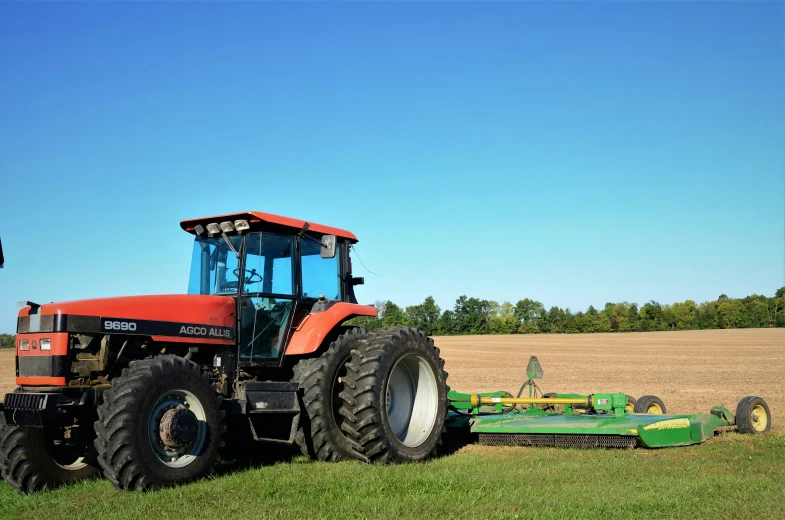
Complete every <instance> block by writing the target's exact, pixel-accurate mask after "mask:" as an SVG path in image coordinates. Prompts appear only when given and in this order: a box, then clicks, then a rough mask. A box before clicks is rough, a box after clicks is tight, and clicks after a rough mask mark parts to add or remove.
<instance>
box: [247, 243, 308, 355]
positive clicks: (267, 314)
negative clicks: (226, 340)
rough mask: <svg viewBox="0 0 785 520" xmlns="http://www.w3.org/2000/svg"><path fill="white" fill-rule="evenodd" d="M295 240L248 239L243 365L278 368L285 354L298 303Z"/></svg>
mask: <svg viewBox="0 0 785 520" xmlns="http://www.w3.org/2000/svg"><path fill="white" fill-rule="evenodd" d="M294 260H295V237H293V236H290V235H279V234H276V233H250V234H248V235H247V236H246V239H245V259H244V265H243V271H244V272H243V277H244V279H243V291H242V293H241V294H239V295H238V298H239V300H240V301H239V305H238V307H239V313H240V331H239V340H238V345H239V354H238V355H239V361H240V364H241V365H243V364H245V365H248V364H251V365H262V366H271V365H272V366H277V365H278V364H279V362H280V358H281V355H282V354H283V350H284V346H285V342H286V335H287V332H288V330H289V327H290V325H291V321H292V316H293V314H294V313H293V311H294V306H295V301H296V289H297V288H296V285H295V263H294Z"/></svg>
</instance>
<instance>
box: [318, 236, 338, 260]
mask: <svg viewBox="0 0 785 520" xmlns="http://www.w3.org/2000/svg"><path fill="white" fill-rule="evenodd" d="M337 243H338V240H336V238H335V235H324V236H323V237H322V249H321V251H320V252H319V255H320V256H321V257H322V258H335V245H336V244H337Z"/></svg>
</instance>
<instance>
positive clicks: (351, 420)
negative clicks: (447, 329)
mask: <svg viewBox="0 0 785 520" xmlns="http://www.w3.org/2000/svg"><path fill="white" fill-rule="evenodd" d="M346 367H347V374H346V381H345V384H344V391H343V393H342V394H341V397H342V398H343V401H344V404H343V408H342V409H341V414H342V415H343V416H344V417H346V421H344V423H343V429H344V431H345V432H346V433H347V434H349V435H348V438H349V439H351V440H352V444H353V448H354V451H355V453H356V455H357V457H358V458H360V459H362V460H365V461H366V462H379V463H383V462H406V461H421V460H425V459H428V458H429V457H431V456H432V455H434V454H435V452H436V450H437V448H438V447H439V445H440V444H441V441H442V434H443V433H444V424H445V419H446V417H447V391H448V387H447V373H446V372H445V371H444V360H442V359H441V357H439V349H438V348H436V346H435V345H434V343H433V340H432V339H431V338H429V337H428V336H427V335H426V334H425V333H424V332H422V331H420V330H417V329H415V328H412V327H389V328H385V329H380V330H378V331H376V332H373V333H371V334H369V335H368V337H367V340H366V341H365V342H363V343H361V344H360V345H359V346H358V347H357V349H356V350H354V351H353V352H352V357H351V359H350V361H349V363H347V365H346Z"/></svg>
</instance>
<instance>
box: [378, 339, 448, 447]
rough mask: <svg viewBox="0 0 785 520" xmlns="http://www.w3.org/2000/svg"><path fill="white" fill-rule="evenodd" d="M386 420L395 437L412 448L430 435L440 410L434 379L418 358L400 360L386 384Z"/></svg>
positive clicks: (427, 367) (431, 370) (414, 355)
mask: <svg viewBox="0 0 785 520" xmlns="http://www.w3.org/2000/svg"><path fill="white" fill-rule="evenodd" d="M386 399H387V420H388V422H389V424H390V428H391V429H392V431H393V433H394V434H395V437H396V438H397V439H398V440H399V441H400V442H401V444H403V445H404V446H406V447H409V448H415V447H417V446H419V445H420V444H422V443H423V442H425V440H426V439H427V438H428V437H429V436H430V435H431V432H432V431H433V426H434V424H435V423H436V413H437V411H438V409H439V392H438V390H437V385H436V376H435V375H434V372H433V369H432V368H431V366H430V365H429V364H428V362H427V361H426V360H425V359H423V358H421V357H420V356H418V355H417V354H407V355H405V356H403V357H402V358H401V359H399V360H398V362H397V363H396V364H395V366H394V367H393V369H392V372H391V373H390V379H389V380H388V382H387V395H386Z"/></svg>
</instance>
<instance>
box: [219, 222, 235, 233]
mask: <svg viewBox="0 0 785 520" xmlns="http://www.w3.org/2000/svg"><path fill="white" fill-rule="evenodd" d="M221 231H223V232H224V233H231V232H232V231H234V225H233V224H232V223H231V222H229V221H228V220H227V221H226V222H221Z"/></svg>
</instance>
